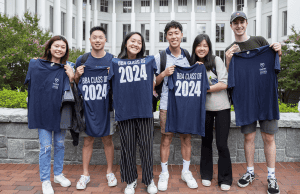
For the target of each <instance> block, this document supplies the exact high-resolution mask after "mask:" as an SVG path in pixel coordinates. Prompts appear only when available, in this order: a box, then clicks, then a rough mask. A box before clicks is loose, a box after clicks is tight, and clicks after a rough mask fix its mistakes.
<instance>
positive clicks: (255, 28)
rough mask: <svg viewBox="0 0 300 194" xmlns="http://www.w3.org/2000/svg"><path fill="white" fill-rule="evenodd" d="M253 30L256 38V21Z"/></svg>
mask: <svg viewBox="0 0 300 194" xmlns="http://www.w3.org/2000/svg"><path fill="white" fill-rule="evenodd" d="M253 29H254V33H253V34H254V36H256V20H254V26H253Z"/></svg>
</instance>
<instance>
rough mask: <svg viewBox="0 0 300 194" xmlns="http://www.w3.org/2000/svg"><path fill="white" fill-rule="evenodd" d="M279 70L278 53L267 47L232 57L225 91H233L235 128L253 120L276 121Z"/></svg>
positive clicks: (277, 115)
mask: <svg viewBox="0 0 300 194" xmlns="http://www.w3.org/2000/svg"><path fill="white" fill-rule="evenodd" d="M279 71H280V62H279V56H278V53H277V52H275V51H274V50H273V49H272V48H271V47H269V46H268V45H267V46H263V47H259V48H257V49H253V50H250V51H244V52H240V53H235V54H234V55H233V57H232V59H231V62H230V66H229V73H228V88H233V91H232V100H233V104H234V109H235V115H236V116H235V117H236V125H237V126H243V125H249V124H251V123H253V122H255V121H257V120H274V119H276V120H279V107H278V92H277V86H278V82H277V74H276V73H278V72H279Z"/></svg>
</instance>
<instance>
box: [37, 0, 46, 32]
mask: <svg viewBox="0 0 300 194" xmlns="http://www.w3.org/2000/svg"><path fill="white" fill-rule="evenodd" d="M37 14H38V17H39V18H40V21H39V26H40V27H41V28H42V29H44V30H45V28H46V0H39V1H37Z"/></svg>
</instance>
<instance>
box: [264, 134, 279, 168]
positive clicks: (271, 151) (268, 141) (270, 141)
mask: <svg viewBox="0 0 300 194" xmlns="http://www.w3.org/2000/svg"><path fill="white" fill-rule="evenodd" d="M261 136H262V139H263V141H264V151H265V157H266V161H267V166H268V167H269V168H275V162H276V144H275V138H274V134H268V133H264V132H261Z"/></svg>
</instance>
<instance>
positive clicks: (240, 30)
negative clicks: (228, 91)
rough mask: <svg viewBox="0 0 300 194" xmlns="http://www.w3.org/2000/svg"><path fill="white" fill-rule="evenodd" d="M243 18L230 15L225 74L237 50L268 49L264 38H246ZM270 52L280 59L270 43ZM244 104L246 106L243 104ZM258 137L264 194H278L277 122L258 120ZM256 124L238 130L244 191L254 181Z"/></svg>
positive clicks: (277, 47) (276, 47) (277, 46)
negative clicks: (261, 148)
mask: <svg viewBox="0 0 300 194" xmlns="http://www.w3.org/2000/svg"><path fill="white" fill-rule="evenodd" d="M247 25H248V22H247V17H246V15H245V13H244V12H241V11H238V12H234V13H233V14H232V15H231V19H230V27H231V29H232V30H233V32H234V35H235V42H233V43H232V44H231V45H230V46H229V47H227V48H226V50H225V51H226V65H227V70H229V64H230V61H231V59H232V56H233V53H234V52H235V51H236V50H237V49H238V48H240V50H241V51H246V50H252V49H255V48H259V47H262V46H266V45H269V43H268V42H267V41H266V39H265V38H263V37H261V36H251V37H250V36H248V35H247V33H246V29H247ZM270 47H272V48H273V50H274V51H276V52H278V55H279V59H280V56H281V45H280V43H273V44H271V45H270ZM229 76H230V75H229ZM245 103H246V102H245ZM259 124H260V130H261V136H262V139H263V141H264V152H265V156H266V161H267V166H268V191H267V192H268V193H269V194H271V193H272V194H278V193H279V187H278V184H277V179H276V178H275V161H276V145H275V139H274V134H275V133H276V132H278V121H277V120H275V119H274V120H260V121H259ZM256 125H257V121H255V122H254V123H252V124H249V125H244V126H241V132H242V133H243V134H244V137H245V139H244V150H245V157H246V161H247V172H246V173H245V174H244V175H243V176H242V177H241V179H239V181H238V185H239V186H240V187H246V186H248V185H249V183H252V181H253V180H254V178H255V175H254V152H255V143H254V140H255V135H256Z"/></svg>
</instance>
